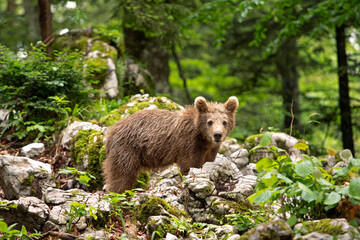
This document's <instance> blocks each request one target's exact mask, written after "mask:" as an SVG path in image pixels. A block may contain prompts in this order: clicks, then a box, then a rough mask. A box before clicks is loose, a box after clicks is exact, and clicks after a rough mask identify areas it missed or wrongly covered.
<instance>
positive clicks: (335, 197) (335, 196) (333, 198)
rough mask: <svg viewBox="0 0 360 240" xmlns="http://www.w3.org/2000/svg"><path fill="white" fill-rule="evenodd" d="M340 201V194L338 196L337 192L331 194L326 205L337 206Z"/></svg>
mask: <svg viewBox="0 0 360 240" xmlns="http://www.w3.org/2000/svg"><path fill="white" fill-rule="evenodd" d="M340 200H341V196H340V194H338V193H337V192H331V193H330V194H329V195H328V196H327V197H326V198H325V201H324V204H325V205H333V204H337V203H338V202H339V201H340Z"/></svg>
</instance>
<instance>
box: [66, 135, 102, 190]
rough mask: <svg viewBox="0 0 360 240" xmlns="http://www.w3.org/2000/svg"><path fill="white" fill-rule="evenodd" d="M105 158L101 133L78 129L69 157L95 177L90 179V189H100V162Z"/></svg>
mask: <svg viewBox="0 0 360 240" xmlns="http://www.w3.org/2000/svg"><path fill="white" fill-rule="evenodd" d="M105 158H106V153H105V145H104V136H103V135H102V133H101V132H100V131H98V130H93V129H90V130H81V131H79V132H78V134H77V135H76V137H75V138H74V140H73V142H72V145H71V159H72V161H73V162H74V164H75V165H76V166H79V168H80V169H81V170H85V171H87V172H88V173H89V174H91V175H93V176H94V177H95V178H96V179H91V180H90V182H89V184H90V187H89V188H90V190H94V189H102V186H103V176H102V171H101V164H102V162H103V161H104V160H105Z"/></svg>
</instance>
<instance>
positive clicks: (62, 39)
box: [51, 36, 89, 53]
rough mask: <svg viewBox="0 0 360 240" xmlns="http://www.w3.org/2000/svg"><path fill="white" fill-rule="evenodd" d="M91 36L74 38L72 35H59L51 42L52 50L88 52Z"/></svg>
mask: <svg viewBox="0 0 360 240" xmlns="http://www.w3.org/2000/svg"><path fill="white" fill-rule="evenodd" d="M88 40H89V38H87V37H85V36H82V37H80V38H78V39H73V37H71V36H59V37H56V38H55V40H54V41H53V42H52V43H51V48H52V50H57V51H59V52H65V53H69V52H73V51H75V50H79V51H80V52H86V47H87V42H88Z"/></svg>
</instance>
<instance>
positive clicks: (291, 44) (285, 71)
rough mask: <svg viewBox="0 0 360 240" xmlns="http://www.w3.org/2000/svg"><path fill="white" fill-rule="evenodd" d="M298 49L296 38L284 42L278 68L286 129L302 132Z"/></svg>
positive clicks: (279, 55)
mask: <svg viewBox="0 0 360 240" xmlns="http://www.w3.org/2000/svg"><path fill="white" fill-rule="evenodd" d="M297 60H298V48H297V42H296V38H289V39H287V40H285V41H284V43H283V44H282V46H281V49H280V50H279V53H278V55H277V57H276V67H277V70H278V72H279V74H280V76H281V79H282V90H281V94H282V99H283V106H284V111H285V117H284V128H285V129H286V128H290V129H292V128H294V129H295V130H297V131H301V129H302V125H301V121H300V115H301V108H300V99H299V82H298V80H299V76H298V72H297V64H298V63H297Z"/></svg>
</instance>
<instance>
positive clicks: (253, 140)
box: [244, 133, 264, 151]
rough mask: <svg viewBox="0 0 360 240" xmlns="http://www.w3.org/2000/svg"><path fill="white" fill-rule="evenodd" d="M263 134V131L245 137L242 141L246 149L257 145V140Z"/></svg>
mask: <svg viewBox="0 0 360 240" xmlns="http://www.w3.org/2000/svg"><path fill="white" fill-rule="evenodd" d="M263 136H264V133H260V134H255V135H251V136H249V137H247V138H246V139H245V142H244V147H245V148H246V150H248V151H250V150H251V149H252V148H254V147H255V146H256V145H257V142H259V141H260V139H261V138H262V137H263Z"/></svg>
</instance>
